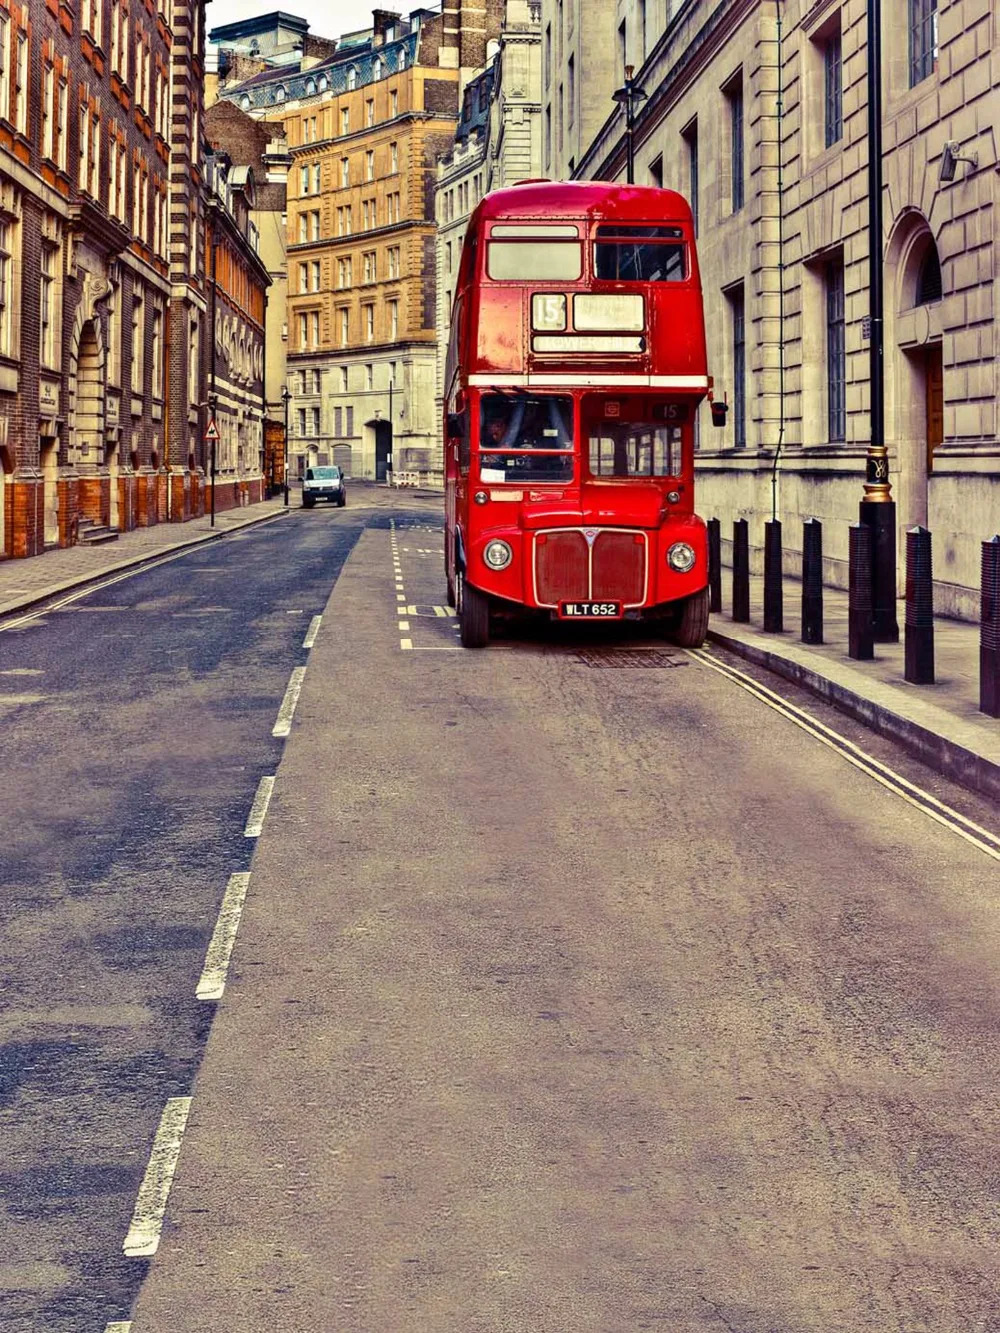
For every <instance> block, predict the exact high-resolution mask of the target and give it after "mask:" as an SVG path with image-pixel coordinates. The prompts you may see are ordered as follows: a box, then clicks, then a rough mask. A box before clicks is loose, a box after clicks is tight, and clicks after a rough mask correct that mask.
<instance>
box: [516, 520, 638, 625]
mask: <svg viewBox="0 0 1000 1333" xmlns="http://www.w3.org/2000/svg"><path fill="white" fill-rule="evenodd" d="M588 538H589V539H590V542H589V543H588ZM535 589H536V593H537V596H538V601H539V604H540V605H542V606H558V604H559V603H560V602H573V601H598V602H621V603H622V604H623V605H625V606H641V605H642V603H643V601H644V600H645V595H646V537H645V534H643V533H639V532H630V531H619V530H615V529H611V530H604V531H596V532H595V530H594V529H593V528H589V529H580V528H565V529H560V530H556V531H548V532H540V533H538V535H537V537H536V538H535Z"/></svg>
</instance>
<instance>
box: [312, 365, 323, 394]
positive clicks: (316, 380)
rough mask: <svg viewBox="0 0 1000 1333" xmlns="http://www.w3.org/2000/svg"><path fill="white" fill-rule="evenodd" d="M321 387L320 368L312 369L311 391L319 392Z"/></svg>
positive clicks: (321, 376)
mask: <svg viewBox="0 0 1000 1333" xmlns="http://www.w3.org/2000/svg"><path fill="white" fill-rule="evenodd" d="M322 388H323V372H322V371H321V370H314V371H313V373H312V391H313V393H319V392H320V390H321V389H322Z"/></svg>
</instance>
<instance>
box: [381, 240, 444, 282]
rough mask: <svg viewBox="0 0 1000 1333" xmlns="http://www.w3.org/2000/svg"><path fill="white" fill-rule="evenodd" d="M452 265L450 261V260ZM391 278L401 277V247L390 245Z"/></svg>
mask: <svg viewBox="0 0 1000 1333" xmlns="http://www.w3.org/2000/svg"><path fill="white" fill-rule="evenodd" d="M448 248H449V250H450V248H451V242H450V241H449V242H448ZM449 263H450V260H449ZM389 277H390V278H398V277H399V246H398V245H390V247H389Z"/></svg>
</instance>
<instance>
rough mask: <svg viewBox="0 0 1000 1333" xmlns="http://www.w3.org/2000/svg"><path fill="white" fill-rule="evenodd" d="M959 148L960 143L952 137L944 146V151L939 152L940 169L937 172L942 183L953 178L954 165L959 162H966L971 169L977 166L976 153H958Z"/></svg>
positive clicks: (977, 157)
mask: <svg viewBox="0 0 1000 1333" xmlns="http://www.w3.org/2000/svg"><path fill="white" fill-rule="evenodd" d="M959 148H961V144H959V143H956V142H955V140H954V139H949V140H948V141H947V143H946V144H945V146H944V152H943V153H942V154H941V169H940V171H939V172H938V180H939V181H941V182H942V183H943V182H945V181H953V180H954V179H955V167H956V166H957V165H958V163H959V162H968V164H969V166H971V167H972V169H973V170H975V169H976V167H978V166H979V154H978V153H960V152H959V151H958V150H959Z"/></svg>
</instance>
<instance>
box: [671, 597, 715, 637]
mask: <svg viewBox="0 0 1000 1333" xmlns="http://www.w3.org/2000/svg"><path fill="white" fill-rule="evenodd" d="M707 633H708V589H707V588H703V589H702V590H701V592H696V593H694V594H693V595H692V596H691V597H685V599H684V601H683V602H682V604H681V613H680V617H679V618H678V621H677V624H676V626H675V628H674V629H673V631H672V632H671V635H670V637H671V638H672V639H673V641H674V643H676V644H677V646H678V647H679V648H700V647H701V646H702V644H703V643H704V642H705V635H706V634H707Z"/></svg>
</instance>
